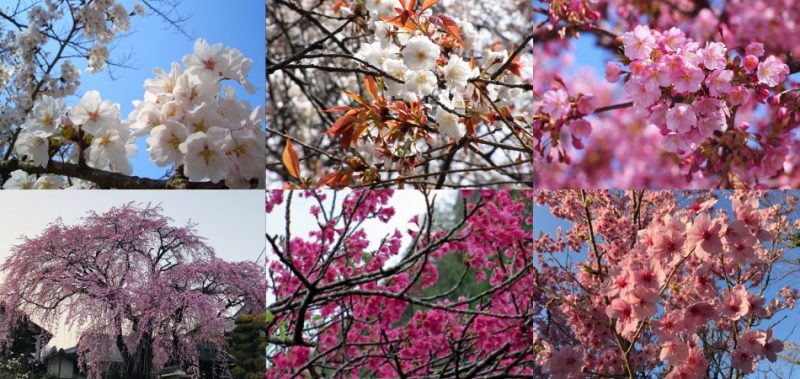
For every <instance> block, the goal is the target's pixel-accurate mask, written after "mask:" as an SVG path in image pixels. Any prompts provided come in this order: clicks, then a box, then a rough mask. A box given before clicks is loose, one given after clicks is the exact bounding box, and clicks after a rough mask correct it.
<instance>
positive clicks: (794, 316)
mask: <svg viewBox="0 0 800 379" xmlns="http://www.w3.org/2000/svg"><path fill="white" fill-rule="evenodd" d="M716 208H718V209H725V210H726V211H728V212H729V215H731V216H733V213H732V210H731V204H730V201H729V200H728V199H727V195H721V196H720V198H719V201H718V202H717V207H716ZM715 212H716V210H715ZM533 218H534V223H533V224H534V227H533V236H534V239H535V238H537V237H538V236H540V235H541V234H542V233H546V234H550V235H551V236H555V232H556V229H557V228H559V227H560V228H561V229H562V230H563V231H566V230H567V229H568V228H569V227H570V226H571V223H570V222H568V221H565V220H563V219H560V218H557V217H555V216H553V215H552V214H551V213H550V210H549V207H547V206H539V205H534V207H533ZM798 253H799V252H798V251H797V249H794V250H792V251H789V252H788V253H787V255H785V256H784V257H788V258H789V259H797V257H798ZM571 256H572V263H573V264H574V263H576V262H580V261H582V260H583V259H585V258H586V245H585V244H584V249H583V250H582V251H581V252H580V253H577V254H576V253H574V252H573V253H572V254H571ZM562 263H563V261H562ZM780 270H781V268H780V267H778V268H776V271H775V273H780V272H781V271H780ZM796 275H797V274H794V275H790V276H783V275H773V281H772V284H771V285H770V287H769V288H768V289H767V291H766V292H765V294H764V295H765V296H766V297H767V300H771V299H772V298H773V297H774V295H775V293H777V291H778V290H780V288H781V287H783V286H784V285H786V284H789V285H790V286H792V287H794V288H797V280H798V279H800V278H798V277H797V276H796ZM784 316H785V317H786V319H784V320H782V321H781V322H780V323H778V324H777V325H776V326H775V327H774V333H775V337H776V338H779V339H782V340H785V341H787V342H791V343H793V344H798V343H800V333H799V332H800V331H797V330H795V329H796V328H797V327H798V319H800V318H799V317H800V309H798V308H795V309H794V310H784V311H781V312H780V313H778V314H777V315H776V316H775V317H773V319H771V320H770V321H769V322H768V323H765V324H763V327H767V326H769V325H772V324H773V323H774V322H775V321H778V320H781V319H782V318H783V317H784ZM767 367H770V368H772V369H775V370H777V371H780V372H784V373H785V372H786V371H787V370H788V368H789V367H790V366H789V365H788V364H786V363H785V362H784V361H781V360H778V361H777V362H776V363H770V362H769V361H767V360H763V361H761V362H760V363H759V365H758V370H757V371H756V373H754V374H753V375H750V376H749V377H763V373H762V372H761V371H762V370H765V369H766V368H767ZM759 373H761V375H759Z"/></svg>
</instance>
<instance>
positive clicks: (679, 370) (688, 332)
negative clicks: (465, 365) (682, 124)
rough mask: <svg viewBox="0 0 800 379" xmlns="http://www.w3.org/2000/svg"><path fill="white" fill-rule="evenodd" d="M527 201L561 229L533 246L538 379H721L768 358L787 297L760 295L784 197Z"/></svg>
mask: <svg viewBox="0 0 800 379" xmlns="http://www.w3.org/2000/svg"><path fill="white" fill-rule="evenodd" d="M681 197H682V198H681ZM535 200H536V201H537V202H538V203H539V204H541V205H542V207H543V208H542V209H547V211H548V212H550V213H551V214H552V215H554V216H556V217H558V218H563V219H565V220H567V221H569V222H570V223H572V226H571V227H570V228H569V229H568V230H566V231H564V230H562V229H561V228H559V229H558V230H557V231H556V232H555V233H551V232H544V233H542V234H541V235H540V236H539V237H538V238H536V239H535V242H534V249H535V251H536V256H537V257H538V264H537V271H536V273H535V276H536V288H537V293H538V295H537V296H538V300H539V301H540V302H541V304H542V305H543V306H544V307H545V308H546V309H547V310H546V314H547V318H546V319H543V320H538V321H537V326H536V328H537V332H538V334H537V336H536V337H535V342H534V345H535V350H536V351H537V362H538V363H539V365H540V369H541V372H542V373H547V374H550V375H552V376H554V377H563V378H568V377H569V378H572V377H583V376H584V375H599V376H606V375H612V376H618V375H625V376H628V375H634V376H638V375H639V373H645V372H648V373H651V374H655V375H659V376H661V375H664V376H666V377H667V378H704V377H707V375H711V376H716V375H724V377H728V376H727V375H728V373H727V370H728V368H730V370H731V372H734V373H738V374H750V373H753V372H754V370H755V369H756V367H757V365H758V362H759V361H762V360H768V361H771V362H775V361H776V360H777V354H778V353H779V352H781V351H782V350H783V342H782V341H780V340H778V339H776V338H775V337H774V330H773V329H772V328H773V327H774V325H775V322H774V319H775V316H776V315H777V314H778V313H779V312H780V311H781V310H784V309H791V308H793V307H794V305H795V302H796V299H797V297H798V292H797V289H795V288H791V287H784V288H782V289H781V290H780V291H776V290H773V289H771V287H770V286H774V285H772V284H771V279H772V277H771V275H772V274H773V273H772V270H774V269H775V265H776V264H777V262H779V261H780V260H781V259H782V258H785V257H787V255H786V254H788V250H790V249H791V246H790V245H789V244H788V243H787V242H788V240H787V238H788V237H789V236H790V235H791V233H794V232H796V229H793V228H794V226H793V225H794V224H796V222H795V217H796V214H795V213H794V212H795V211H796V205H797V199H796V198H795V197H794V195H793V194H784V193H756V192H734V193H732V194H731V195H730V197H729V198H728V199H727V200H724V201H723V200H718V196H717V195H716V194H713V193H710V192H696V193H691V194H688V195H679V194H677V193H671V192H641V191H629V192H624V193H623V192H619V193H615V192H601V191H596V192H586V191H565V192H547V191H542V192H539V193H537V195H536V199H535ZM790 218H791V219H790ZM572 252H574V253H572ZM570 254H575V255H573V256H572V258H577V259H576V261H575V262H572V261H571V257H570V256H569V255H570ZM768 293H773V295H772V296H773V299H772V301H768V295H767V294H768ZM770 320H772V321H770ZM538 322H541V323H538ZM556 326H558V327H556ZM722 371H725V373H723V372H722ZM709 373H710V374H709ZM715 373H717V374H716V375H715Z"/></svg>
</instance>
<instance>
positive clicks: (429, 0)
mask: <svg viewBox="0 0 800 379" xmlns="http://www.w3.org/2000/svg"><path fill="white" fill-rule="evenodd" d="M439 1H440V0H424V1H423V2H422V11H423V12H425V10H427V9H428V8H430V7H432V6H434V5H436V3H438V2H439Z"/></svg>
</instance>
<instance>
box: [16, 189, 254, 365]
mask: <svg viewBox="0 0 800 379" xmlns="http://www.w3.org/2000/svg"><path fill="white" fill-rule="evenodd" d="M161 212H162V210H161V208H160V207H158V206H150V205H148V206H140V205H136V204H126V205H123V206H121V207H118V208H112V209H111V210H109V211H107V212H105V213H102V214H97V213H94V212H92V213H89V215H88V216H86V217H85V218H83V219H82V220H81V221H80V222H79V223H78V224H76V225H66V224H64V223H63V222H62V221H61V220H57V221H55V222H53V223H52V224H50V225H49V226H48V227H47V228H46V229H45V230H44V231H43V232H42V233H41V234H39V235H38V236H36V237H32V238H31V237H26V238H24V239H23V240H22V241H21V242H20V244H18V245H16V246H15V247H14V248H13V249H12V251H11V256H10V257H9V258H8V259H7V260H6V261H5V262H3V265H2V267H1V268H2V274H3V275H4V279H3V282H2V284H0V294H1V296H2V301H3V302H4V303H5V304H6V311H7V317H6V319H7V320H14V317H11V316H14V315H16V316H17V318H19V317H26V315H29V316H30V317H32V318H34V319H36V320H41V322H43V323H45V325H47V326H50V327H54V326H58V327H60V328H63V327H65V326H67V327H72V328H75V329H76V330H78V331H80V339H79V341H78V345H77V351H78V354H79V357H80V358H81V364H82V367H83V369H85V370H86V371H87V372H88V373H89V376H90V377H93V378H99V377H100V375H101V372H102V369H103V366H102V365H103V362H102V360H101V359H99V358H97V357H103V356H106V354H108V351H109V349H116V350H118V351H119V354H120V356H121V357H122V359H123V363H124V364H123V366H124V368H123V370H124V372H123V374H124V377H126V378H150V377H152V375H153V374H155V372H156V371H157V370H158V369H160V368H161V367H163V366H165V365H174V364H178V365H185V366H189V367H191V368H192V369H193V370H196V369H197V364H198V346H199V345H200V344H212V345H216V346H223V345H224V344H225V335H224V331H225V328H226V327H227V325H228V323H229V320H228V319H227V317H228V316H230V314H229V311H233V310H235V309H236V308H238V307H241V306H243V305H246V304H248V305H250V306H251V307H253V309H263V307H264V293H265V291H266V283H265V282H264V277H265V273H264V270H263V268H262V267H261V266H260V265H259V264H256V263H254V262H240V263H231V262H226V261H223V260H222V259H219V258H217V257H216V256H215V254H214V251H213V249H212V248H211V247H210V246H208V245H206V244H205V243H204V242H203V239H202V237H200V236H198V235H197V234H196V231H195V229H194V226H193V225H192V224H187V225H184V226H174V225H172V220H171V219H169V218H168V217H166V216H163V215H162V214H161ZM0 330H3V329H0ZM6 337H7V336H0V341H5V340H6ZM112 346H113V348H112ZM195 374H196V371H195Z"/></svg>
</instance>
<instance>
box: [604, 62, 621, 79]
mask: <svg viewBox="0 0 800 379" xmlns="http://www.w3.org/2000/svg"><path fill="white" fill-rule="evenodd" d="M621 72H622V68H620V66H619V65H618V64H617V63H616V62H608V63H606V80H607V81H608V82H609V83H616V82H617V80H619V74H620V73H621Z"/></svg>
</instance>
